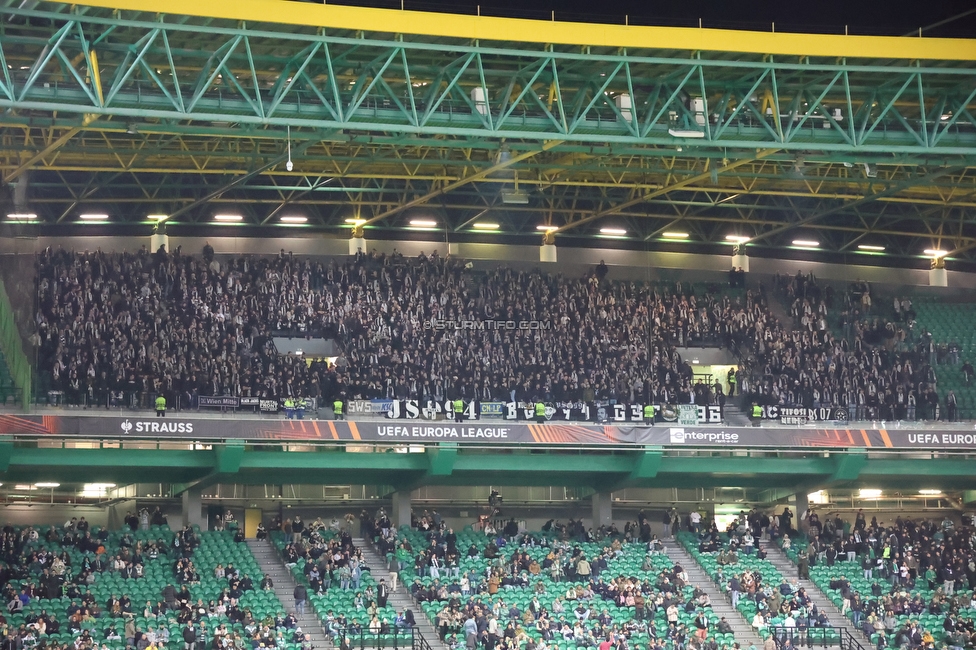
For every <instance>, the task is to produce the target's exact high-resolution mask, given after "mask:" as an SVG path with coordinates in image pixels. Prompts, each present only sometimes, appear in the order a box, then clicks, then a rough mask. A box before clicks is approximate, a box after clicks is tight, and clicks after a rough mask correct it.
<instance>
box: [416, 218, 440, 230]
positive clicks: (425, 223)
mask: <svg viewBox="0 0 976 650" xmlns="http://www.w3.org/2000/svg"><path fill="white" fill-rule="evenodd" d="M410 225H411V226H413V227H415V228H436V227H437V222H436V221H432V220H430V219H411V220H410Z"/></svg>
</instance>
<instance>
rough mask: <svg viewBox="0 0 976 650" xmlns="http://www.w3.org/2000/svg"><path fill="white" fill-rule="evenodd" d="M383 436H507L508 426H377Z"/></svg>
mask: <svg viewBox="0 0 976 650" xmlns="http://www.w3.org/2000/svg"><path fill="white" fill-rule="evenodd" d="M376 433H377V435H379V436H380V437H384V438H508V434H509V429H508V427H420V426H417V427H399V426H378V427H376Z"/></svg>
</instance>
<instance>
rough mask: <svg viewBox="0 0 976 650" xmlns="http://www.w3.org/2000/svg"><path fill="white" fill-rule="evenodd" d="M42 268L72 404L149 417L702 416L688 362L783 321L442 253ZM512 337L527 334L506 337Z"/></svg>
mask: <svg viewBox="0 0 976 650" xmlns="http://www.w3.org/2000/svg"><path fill="white" fill-rule="evenodd" d="M38 265H39V271H38V277H39V287H38V294H39V300H38V306H39V309H38V312H37V317H36V327H37V337H38V340H39V343H40V357H39V367H40V369H41V371H42V372H45V373H49V375H50V383H51V386H52V387H53V388H55V389H59V390H62V391H64V393H65V395H66V399H67V401H68V402H69V403H72V404H80V403H87V404H93V405H104V404H110V403H113V401H114V402H116V403H126V404H132V403H139V404H148V403H149V399H150V398H151V397H152V396H153V395H156V394H160V393H161V394H164V395H167V396H170V397H176V396H179V397H181V398H182V399H183V400H184V403H190V404H192V403H193V397H194V396H196V395H235V396H259V397H289V396H290V397H298V396H311V397H321V398H325V399H326V400H331V399H332V398H334V397H335V396H337V395H344V396H345V397H346V398H347V399H355V398H374V397H376V398H416V399H421V400H427V399H435V400H438V401H440V400H442V399H443V398H445V397H451V398H453V397H458V396H459V397H461V398H463V399H481V400H490V399H500V400H506V401H507V400H510V399H512V398H513V397H514V398H515V399H518V400H531V399H534V398H536V397H540V398H545V399H552V400H579V399H582V400H593V399H597V398H605V399H618V400H621V401H627V400H631V401H647V402H657V403H687V402H689V401H690V400H691V399H693V397H692V395H693V394H694V393H695V392H696V389H695V386H694V382H693V377H692V372H691V369H690V367H689V366H688V365H687V364H686V363H684V362H683V361H682V359H681V357H680V354H679V352H678V349H679V348H680V347H682V346H689V345H705V344H711V345H715V344H719V345H726V346H731V345H735V344H737V343H739V342H741V341H742V340H744V339H745V338H746V337H747V335H748V333H749V330H750V329H752V328H753V327H754V326H755V323H756V322H757V321H762V322H767V321H768V320H769V318H770V316H769V314H768V312H767V311H765V309H764V308H763V306H762V303H761V301H760V300H759V299H758V298H757V297H754V296H752V295H751V294H747V295H746V297H745V299H744V300H743V301H741V302H740V301H739V300H735V299H730V298H729V297H728V296H727V295H724V296H723V295H721V294H720V293H704V295H697V296H696V295H694V294H693V293H691V292H688V291H682V289H681V285H680V283H679V284H678V285H677V286H656V285H651V284H647V283H637V282H611V281H609V280H608V279H606V277H605V273H602V272H601V271H600V270H599V268H597V269H595V270H594V271H593V272H592V273H589V274H587V275H586V276H585V277H581V278H576V279H569V278H565V277H562V276H560V275H554V274H546V273H542V272H540V271H538V270H536V271H521V270H515V269H512V268H497V269H494V270H492V271H489V272H487V273H485V274H481V273H475V272H473V271H471V270H469V269H467V268H466V267H465V265H464V264H463V263H462V262H461V261H459V260H455V259H443V258H440V257H438V256H437V255H436V254H434V255H430V256H425V255H420V256H419V257H418V258H415V259H406V258H403V257H402V256H400V255H390V256H384V255H377V254H371V255H359V256H356V257H353V258H349V259H346V260H342V261H338V260H335V259H333V260H326V259H319V260H316V259H309V258H296V257H294V256H292V255H291V254H285V253H284V252H282V253H281V254H279V255H278V256H276V257H259V258H251V257H228V258H217V257H214V256H213V254H212V249H211V251H210V252H209V253H205V254H204V255H203V256H190V255H184V254H183V253H182V251H180V250H179V249H177V250H176V251H174V252H173V253H167V252H165V251H164V250H160V251H157V252H156V253H153V254H150V253H149V252H148V251H146V250H142V251H140V252H137V253H122V254H108V253H102V252H85V253H82V252H69V251H64V250H56V251H55V250H47V251H44V252H43V253H41V254H40V255H39V257H38ZM502 321H504V322H507V323H515V324H516V326H515V327H514V328H506V327H504V326H502V327H497V326H493V323H498V322H502ZM462 322H476V323H482V324H485V328H484V329H479V330H474V331H472V330H471V329H462V328H461V326H456V325H455V324H458V323H462ZM445 323H446V325H445ZM767 327H768V326H767ZM273 336H297V337H302V336H317V337H318V336H321V337H326V338H334V339H336V340H337V341H338V343H339V345H340V347H341V350H342V355H341V357H340V358H339V360H338V362H337V363H336V365H335V366H328V365H327V364H326V363H324V362H311V363H309V362H307V361H306V360H305V359H303V358H301V357H299V356H295V355H279V354H277V351H276V350H275V348H274V344H273V341H272V337H273ZM703 396H704V397H706V398H707V395H705V394H704V393H702V392H701V391H700V390H699V392H698V394H697V395H695V397H697V398H699V399H701V398H702V397H703ZM711 398H712V399H715V398H716V396H715V395H714V394H713V395H712V396H711ZM171 403H175V402H171Z"/></svg>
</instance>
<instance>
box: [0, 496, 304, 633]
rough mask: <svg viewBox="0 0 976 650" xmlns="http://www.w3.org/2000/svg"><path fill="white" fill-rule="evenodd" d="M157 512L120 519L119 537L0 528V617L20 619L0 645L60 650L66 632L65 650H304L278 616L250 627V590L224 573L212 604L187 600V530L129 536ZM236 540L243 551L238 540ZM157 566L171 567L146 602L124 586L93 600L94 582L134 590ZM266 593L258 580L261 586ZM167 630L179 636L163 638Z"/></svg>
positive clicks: (245, 580) (286, 619)
mask: <svg viewBox="0 0 976 650" xmlns="http://www.w3.org/2000/svg"><path fill="white" fill-rule="evenodd" d="M156 514H157V513H154V514H153V515H152V516H151V517H150V518H140V517H139V516H138V515H135V514H133V513H129V514H127V516H126V524H125V527H124V528H123V531H122V532H121V533H120V534H118V535H112V534H110V533H109V531H108V530H107V529H105V528H102V529H100V530H98V531H97V533H95V534H94V535H93V534H92V531H91V529H90V526H89V524H88V522H86V521H85V519H84V517H82V518H80V519H75V518H72V519H71V520H70V521H69V522H66V523H65V525H64V526H62V527H53V526H52V527H49V528H47V530H46V531H43V530H40V529H37V528H34V527H25V528H22V529H19V530H18V529H14V528H13V527H10V526H6V527H4V529H3V532H2V534H0V553H2V558H3V564H2V566H0V584H2V585H3V591H4V593H3V597H4V602H5V603H6V614H7V615H8V616H11V617H13V616H18V617H22V623H21V624H20V625H10V624H8V622H7V620H6V618H5V617H4V616H0V628H2V630H3V633H2V635H0V636H2V643H3V645H4V647H5V648H9V650H23V649H29V648H38V649H42V650H64V649H65V644H63V643H61V640H62V638H63V636H64V635H65V634H69V635H70V636H71V642H70V644H67V647H68V648H70V649H71V650H98V649H99V648H101V650H107V649H108V648H110V647H111V648H117V647H121V646H122V645H123V644H124V646H125V647H126V648H133V649H137V650H165V648H167V647H170V648H172V647H176V646H180V647H183V648H189V649H191V650H193V649H195V648H196V647H204V646H206V647H210V648H213V649H214V650H221V649H227V650H230V649H232V648H233V649H237V650H244V649H245V648H246V649H251V648H257V647H260V646H263V647H266V648H272V647H278V648H284V647H285V645H286V644H291V645H293V646H294V647H296V648H300V649H302V650H311V646H310V643H309V641H308V638H307V636H306V635H303V634H301V631H300V629H299V628H298V627H297V625H296V620H295V618H294V616H293V615H290V614H289V615H285V614H283V613H279V614H278V615H277V616H273V617H272V616H268V617H267V618H265V619H264V620H255V618H254V617H253V616H252V613H251V611H250V609H248V608H246V607H243V606H242V605H241V603H240V599H241V598H242V597H243V596H244V594H245V593H246V592H248V591H250V590H252V589H254V588H255V585H253V584H252V582H251V579H250V577H249V576H247V575H246V574H245V575H242V574H241V573H240V572H239V571H238V570H237V569H235V568H234V567H233V566H232V565H228V566H227V567H226V568H225V567H223V566H218V567H217V569H216V570H215V575H214V579H216V580H218V581H224V580H226V583H225V585H226V586H225V587H224V588H223V589H222V590H221V591H220V594H219V595H218V596H217V597H216V598H214V599H211V600H209V602H204V600H203V599H201V598H196V599H194V598H193V596H192V595H191V594H192V592H193V591H195V590H196V589H197V585H198V584H199V583H200V582H201V578H200V575H199V574H198V573H197V571H196V569H195V568H194V566H193V560H192V558H193V555H194V551H195V550H196V549H197V547H198V546H199V538H198V536H197V535H196V534H195V533H194V532H193V530H192V529H190V528H189V527H184V528H183V529H182V530H179V531H178V532H176V533H175V534H172V533H168V532H167V533H162V532H160V533H159V537H158V539H154V540H153V539H148V540H147V539H140V540H138V541H137V540H136V539H135V538H134V533H135V531H137V530H142V531H145V530H147V529H148V528H149V523H148V521H152V520H156ZM140 519H141V520H140ZM147 519H148V521H147ZM154 525H158V524H154ZM142 537H145V536H142ZM236 539H237V540H238V541H239V542H241V543H242V542H243V534H242V533H240V534H238V536H237V538H236ZM159 562H162V563H164V564H167V565H170V566H172V580H171V581H170V583H169V584H167V585H166V586H165V587H164V588H163V589H162V590H161V592H160V593H159V594H158V597H157V598H155V599H151V600H148V601H146V602H145V603H141V602H133V600H132V598H131V597H130V593H128V590H127V589H125V588H124V587H123V588H121V589H120V590H119V591H118V592H117V593H112V594H111V595H110V596H109V597H108V598H107V599H106V600H105V601H104V602H100V601H99V600H98V599H96V597H95V596H94V595H93V593H92V585H93V584H95V583H96V580H97V579H98V576H99V575H105V576H107V575H110V574H115V575H117V576H118V577H120V578H123V579H125V580H131V581H133V582H131V583H130V584H133V585H134V584H136V582H135V581H137V580H141V579H142V578H143V575H144V570H148V568H147V567H148V566H149V565H150V563H159ZM270 587H271V584H270V580H268V579H266V580H265V582H264V583H263V584H262V588H270ZM36 601H38V602H40V603H41V605H42V606H41V607H40V608H38V607H37V605H36ZM174 625H176V626H178V629H179V635H180V637H182V638H171V634H172V629H173V626H174Z"/></svg>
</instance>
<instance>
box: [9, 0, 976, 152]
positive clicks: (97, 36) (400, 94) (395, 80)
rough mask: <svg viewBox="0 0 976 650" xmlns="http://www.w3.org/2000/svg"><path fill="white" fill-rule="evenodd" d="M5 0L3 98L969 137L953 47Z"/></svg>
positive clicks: (921, 147)
mask: <svg viewBox="0 0 976 650" xmlns="http://www.w3.org/2000/svg"><path fill="white" fill-rule="evenodd" d="M6 4H7V6H5V7H3V8H2V9H0V17H2V18H3V23H4V31H3V34H2V38H0V50H2V51H0V63H2V64H3V73H2V76H0V106H2V107H5V108H14V109H18V110H33V111H57V112H58V113H85V114H93V115H98V116H112V117H113V118H115V119H141V120H177V121H193V122H211V123H212V122H219V123H234V124H238V125H240V126H241V127H243V128H263V127H267V126H270V125H274V126H286V125H290V126H291V127H294V128H308V129H319V130H324V129H343V130H345V129H350V130H366V131H376V132H386V133H413V134H424V135H426V136H436V135H441V136H460V137H480V138H495V139H497V138H518V139H523V140H535V141H544V140H563V141H572V142H595V143H607V142H610V143H622V144H640V145H664V146H673V145H674V144H675V142H676V141H678V142H684V143H685V144H687V145H689V146H691V145H692V144H694V145H695V146H713V147H714V146H718V147H728V148H734V149H756V148H777V149H785V150H791V151H804V150H810V149H813V150H817V151H837V152H847V153H851V154H857V153H869V152H875V153H892V152H895V153H917V154H929V155H931V154H940V155H969V154H971V153H972V151H973V147H974V146H976V112H974V111H973V100H974V99H976V70H973V69H972V67H971V66H969V65H965V64H956V63H953V62H946V63H940V62H924V63H922V62H917V61H915V62H913V61H848V60H816V59H810V58H804V59H801V60H779V59H777V57H774V56H767V57H763V58H761V59H757V60H749V58H750V57H748V56H746V57H737V58H736V59H735V60H732V59H731V58H730V57H729V56H728V55H725V54H721V53H719V54H706V53H702V52H683V53H675V52H657V51H655V50H652V49H648V50H643V51H630V52H628V51H610V50H609V49H608V48H589V47H586V46H585V44H581V46H580V47H576V48H570V47H552V46H533V45H531V44H524V45H517V44H514V43H508V44H506V43H490V44H482V43H477V42H474V43H472V42H468V43H441V42H436V39H423V40H418V39H413V40H410V39H408V38H404V37H400V36H398V35H395V34H382V33H376V34H365V33H360V34H346V33H334V32H333V31H332V30H325V29H322V30H319V31H314V30H311V29H293V28H281V27H276V26H273V25H253V26H251V25H244V24H241V25H227V24H221V23H220V22H219V21H215V22H213V23H212V24H204V23H203V22H201V21H199V20H192V19H188V18H186V17H180V16H144V15H141V14H138V13H128V12H115V13H114V14H108V13H107V12H105V11H104V10H96V9H92V10H87V8H83V7H77V6H75V5H61V4H49V3H41V4H40V5H38V6H37V7H36V8H34V9H27V8H26V7H29V6H31V5H33V4H34V3H27V4H26V6H25V5H24V3H21V2H19V1H15V0H8V1H7V3H6ZM20 7H25V8H20ZM752 58H754V57H752ZM624 98H628V99H624ZM675 134H677V135H675Z"/></svg>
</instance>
